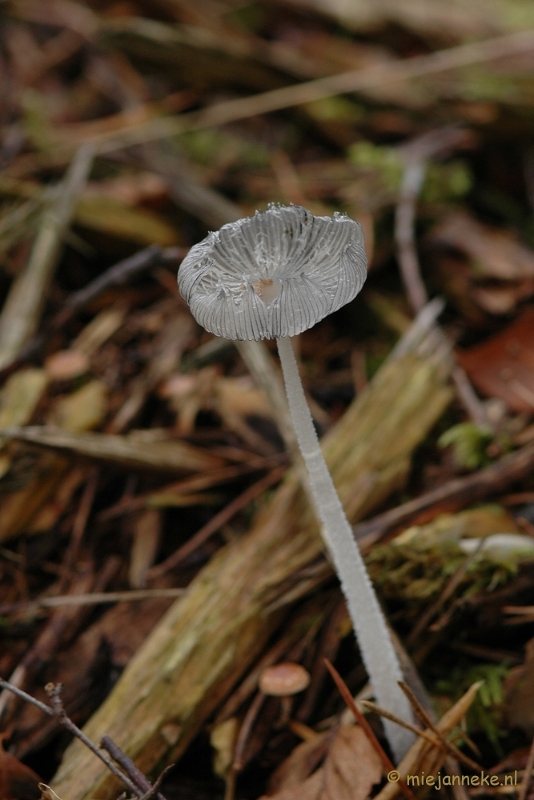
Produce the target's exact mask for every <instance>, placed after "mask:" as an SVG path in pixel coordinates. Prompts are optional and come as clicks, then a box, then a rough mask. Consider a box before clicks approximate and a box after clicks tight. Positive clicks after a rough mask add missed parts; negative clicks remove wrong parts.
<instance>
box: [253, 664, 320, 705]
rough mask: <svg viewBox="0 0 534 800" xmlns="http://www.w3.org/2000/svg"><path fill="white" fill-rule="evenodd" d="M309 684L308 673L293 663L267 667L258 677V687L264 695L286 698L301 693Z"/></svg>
mask: <svg viewBox="0 0 534 800" xmlns="http://www.w3.org/2000/svg"><path fill="white" fill-rule="evenodd" d="M309 683H310V673H309V672H308V671H307V670H305V669H304V667H301V666H300V664H295V663H294V662H293V661H284V662H282V663H281V664H275V665H274V666H273V667H267V669H264V670H263V672H262V673H261V675H260V680H259V687H260V689H261V691H262V692H263V693H264V694H269V695H272V696H273V697H288V696H289V695H292V694H297V693H298V692H302V690H303V689H306V687H307V686H308V685H309Z"/></svg>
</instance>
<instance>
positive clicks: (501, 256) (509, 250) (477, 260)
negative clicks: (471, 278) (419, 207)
mask: <svg viewBox="0 0 534 800" xmlns="http://www.w3.org/2000/svg"><path fill="white" fill-rule="evenodd" d="M432 241H433V242H437V243H439V244H442V245H446V246H447V247H452V248H453V249H454V250H459V251H460V252H461V253H465V254H466V255H467V256H469V258H470V259H471V260H472V262H473V264H474V267H475V269H476V276H477V277H484V278H496V279H498V280H503V281H519V280H525V279H528V278H530V279H532V278H534V252H532V250H530V249H529V248H528V247H526V246H525V245H524V244H523V243H522V242H521V241H520V240H519V238H518V237H517V236H516V235H514V234H513V233H511V232H510V231H507V230H502V229H500V228H492V227H490V226H489V225H483V224H482V223H480V222H478V221H477V220H475V219H474V218H473V217H471V216H469V214H465V213H455V214H451V215H449V216H448V217H445V219H444V220H443V222H441V223H440V224H439V225H438V227H437V228H435V229H434V231H433V233H432Z"/></svg>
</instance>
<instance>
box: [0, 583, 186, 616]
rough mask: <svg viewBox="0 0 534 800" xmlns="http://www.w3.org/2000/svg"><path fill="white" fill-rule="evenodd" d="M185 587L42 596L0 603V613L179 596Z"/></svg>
mask: <svg viewBox="0 0 534 800" xmlns="http://www.w3.org/2000/svg"><path fill="white" fill-rule="evenodd" d="M184 592H185V589H132V590H130V591H125V592H93V593H89V594H65V595H58V596H57V597H42V598H38V599H37V600H28V601H25V602H21V603H4V605H0V614H10V613H11V612H13V611H26V610H28V609H34V608H35V609H37V608H58V607H59V606H93V605H100V604H103V603H129V602H134V601H135V600H150V599H152V598H159V597H180V596H181V595H182V594H184Z"/></svg>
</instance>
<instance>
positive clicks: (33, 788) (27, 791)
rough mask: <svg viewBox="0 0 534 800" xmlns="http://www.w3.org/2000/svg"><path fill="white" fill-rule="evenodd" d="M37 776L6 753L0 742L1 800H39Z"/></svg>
mask: <svg viewBox="0 0 534 800" xmlns="http://www.w3.org/2000/svg"><path fill="white" fill-rule="evenodd" d="M40 780H41V779H40V778H39V776H38V775H37V774H36V773H35V772H34V771H33V769H30V768H29V767H27V766H26V765H25V764H23V763H22V762H21V761H19V760H18V758H15V756H12V755H11V753H6V751H5V750H4V745H3V743H2V741H1V740H0V797H1V798H2V800H40V798H41V792H40V790H39V781H40Z"/></svg>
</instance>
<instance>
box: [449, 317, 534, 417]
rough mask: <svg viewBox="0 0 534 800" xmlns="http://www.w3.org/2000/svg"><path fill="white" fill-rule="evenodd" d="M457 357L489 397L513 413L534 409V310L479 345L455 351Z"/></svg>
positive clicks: (474, 381)
mask: <svg viewBox="0 0 534 800" xmlns="http://www.w3.org/2000/svg"><path fill="white" fill-rule="evenodd" d="M456 355H457V358H458V360H459V362H460V364H461V365H462V367H463V368H464V369H465V371H466V372H467V374H468V375H469V378H470V379H471V381H472V382H473V384H474V385H475V386H476V387H477V389H479V390H480V391H481V392H483V394H485V395H488V396H489V397H499V398H500V399H501V400H504V401H505V402H506V403H507V404H508V405H509V406H510V408H511V409H512V410H513V411H532V409H533V408H534V308H527V309H525V311H524V312H523V313H522V314H521V316H519V317H518V319H517V320H516V321H515V322H513V323H512V324H511V325H509V326H508V327H507V328H505V329H504V330H502V331H500V333H498V334H496V335H495V336H492V337H491V338H490V339H487V340H486V341H485V342H483V343H482V344H479V345H476V346H475V347H471V348H469V350H457V352H456Z"/></svg>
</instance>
